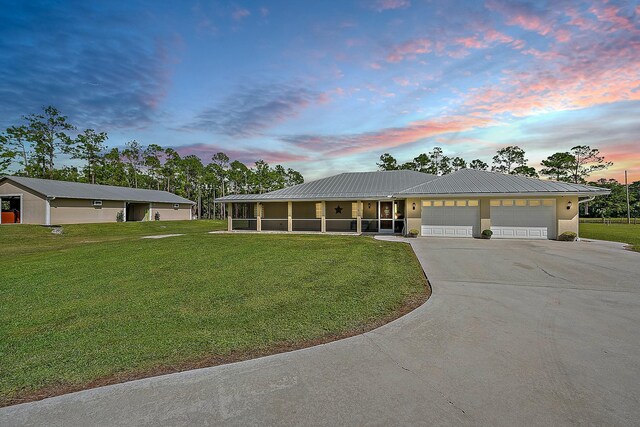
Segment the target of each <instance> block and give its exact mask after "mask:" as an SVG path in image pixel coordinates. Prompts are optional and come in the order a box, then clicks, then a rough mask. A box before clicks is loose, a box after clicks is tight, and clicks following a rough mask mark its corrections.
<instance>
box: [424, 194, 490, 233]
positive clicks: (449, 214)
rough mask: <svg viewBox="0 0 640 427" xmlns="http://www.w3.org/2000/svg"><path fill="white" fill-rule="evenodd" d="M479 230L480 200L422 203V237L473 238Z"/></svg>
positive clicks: (430, 201)
mask: <svg viewBox="0 0 640 427" xmlns="http://www.w3.org/2000/svg"><path fill="white" fill-rule="evenodd" d="M479 228H480V207H479V203H478V200H423V201H422V230H421V232H422V233H421V234H422V236H439V237H473V236H477V235H479V234H480V231H479Z"/></svg>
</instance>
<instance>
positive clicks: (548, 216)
mask: <svg viewBox="0 0 640 427" xmlns="http://www.w3.org/2000/svg"><path fill="white" fill-rule="evenodd" d="M605 194H609V190H607V189H604V188H599V187H592V186H587V185H581V184H571V183H566V182H556V181H545V180H540V179H534V178H526V177H522V176H516V175H505V174H500V173H495V172H486V171H478V170H473V169H462V170H459V171H457V172H454V173H452V174H449V175H444V176H434V175H428V174H424V173H420V172H414V171H385V172H358V173H343V174H340V175H336V176H332V177H329V178H325V179H320V180H318V181H313V182H308V183H304V184H300V185H296V186H293V187H289V188H284V189H282V190H277V191H272V192H270V193H265V194H245V195H230V196H225V197H222V198H220V199H217V202H220V203H227V211H228V212H230V215H229V219H228V229H229V230H256V231H267V230H280V231H317V232H326V231H327V232H332V231H333V232H355V233H361V232H375V233H395V234H406V233H407V232H408V230H412V229H415V230H418V233H419V234H420V235H422V236H449V237H479V236H480V234H481V233H482V231H483V230H486V229H490V230H492V231H493V237H494V238H532V239H555V238H556V237H557V236H558V235H559V234H561V233H563V232H565V231H573V232H575V233H577V232H578V204H579V203H580V202H581V201H582V200H588V199H589V198H591V197H593V196H596V195H605Z"/></svg>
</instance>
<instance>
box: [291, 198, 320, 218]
mask: <svg viewBox="0 0 640 427" xmlns="http://www.w3.org/2000/svg"><path fill="white" fill-rule="evenodd" d="M321 212H322V209H321V208H320V206H316V202H293V203H292V215H293V219H300V218H303V219H307V218H320V216H321V215H322V213H321ZM318 213H320V215H317V216H316V214H318Z"/></svg>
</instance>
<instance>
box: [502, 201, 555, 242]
mask: <svg viewBox="0 0 640 427" xmlns="http://www.w3.org/2000/svg"><path fill="white" fill-rule="evenodd" d="M555 224H556V205H555V200H553V199H541V200H537V199H530V200H523V199H515V200H513V199H501V200H491V231H493V236H492V237H493V238H496V239H555V237H556V227H555Z"/></svg>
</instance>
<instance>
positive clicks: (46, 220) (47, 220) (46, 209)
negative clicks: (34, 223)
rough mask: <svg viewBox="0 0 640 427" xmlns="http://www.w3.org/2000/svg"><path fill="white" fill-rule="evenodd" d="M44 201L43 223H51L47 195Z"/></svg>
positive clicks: (49, 200) (49, 202) (49, 204)
mask: <svg viewBox="0 0 640 427" xmlns="http://www.w3.org/2000/svg"><path fill="white" fill-rule="evenodd" d="M44 201H45V206H44V225H51V199H50V198H49V197H47V198H45V199H44Z"/></svg>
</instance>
